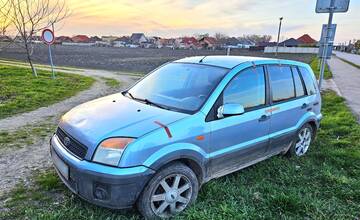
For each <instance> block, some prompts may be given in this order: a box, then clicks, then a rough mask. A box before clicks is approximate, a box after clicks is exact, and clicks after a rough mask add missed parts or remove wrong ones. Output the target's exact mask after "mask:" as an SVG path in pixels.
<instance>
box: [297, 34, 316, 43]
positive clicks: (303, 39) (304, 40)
mask: <svg viewBox="0 0 360 220" xmlns="http://www.w3.org/2000/svg"><path fill="white" fill-rule="evenodd" d="M296 40H297V41H298V42H299V44H300V45H302V46H315V45H316V44H317V41H316V40H314V39H313V38H312V37H310V35H308V34H304V35H302V36H301V37H299V38H298V39H296Z"/></svg>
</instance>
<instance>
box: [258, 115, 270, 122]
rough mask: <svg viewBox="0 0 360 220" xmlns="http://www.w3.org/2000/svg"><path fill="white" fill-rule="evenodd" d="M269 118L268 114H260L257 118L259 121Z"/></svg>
mask: <svg viewBox="0 0 360 220" xmlns="http://www.w3.org/2000/svg"><path fill="white" fill-rule="evenodd" d="M269 118H270V116H267V115H262V116H261V117H260V118H259V121H260V122H261V121H266V120H268V119H269Z"/></svg>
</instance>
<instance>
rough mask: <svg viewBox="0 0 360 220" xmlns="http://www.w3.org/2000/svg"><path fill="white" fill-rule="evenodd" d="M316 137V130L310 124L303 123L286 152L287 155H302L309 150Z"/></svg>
mask: <svg viewBox="0 0 360 220" xmlns="http://www.w3.org/2000/svg"><path fill="white" fill-rule="evenodd" d="M314 137H315V130H314V128H313V127H312V126H311V125H310V124H308V123H307V124H305V125H303V126H302V127H301V128H300V129H299V130H298V132H297V133H296V136H295V137H294V143H293V144H292V145H291V147H290V149H289V150H288V152H287V153H286V156H297V157H301V156H303V155H305V153H306V152H308V150H309V148H310V145H311V143H312V141H313V139H314Z"/></svg>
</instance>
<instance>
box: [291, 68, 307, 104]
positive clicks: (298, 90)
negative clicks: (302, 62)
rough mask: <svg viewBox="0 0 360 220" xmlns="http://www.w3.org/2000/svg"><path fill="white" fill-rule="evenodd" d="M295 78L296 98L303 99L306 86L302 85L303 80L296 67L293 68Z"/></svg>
mask: <svg viewBox="0 0 360 220" xmlns="http://www.w3.org/2000/svg"><path fill="white" fill-rule="evenodd" d="M291 69H292V72H293V77H294V83H295V93H296V97H301V96H304V95H305V90H304V86H303V83H302V80H301V78H300V75H299V71H298V69H297V68H296V67H291Z"/></svg>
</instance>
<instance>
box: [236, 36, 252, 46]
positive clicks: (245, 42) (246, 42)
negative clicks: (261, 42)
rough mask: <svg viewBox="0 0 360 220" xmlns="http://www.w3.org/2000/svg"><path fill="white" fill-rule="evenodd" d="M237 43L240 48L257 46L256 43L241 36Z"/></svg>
mask: <svg viewBox="0 0 360 220" xmlns="http://www.w3.org/2000/svg"><path fill="white" fill-rule="evenodd" d="M237 45H238V48H246V49H249V48H250V47H252V46H255V43H254V42H252V41H250V40H248V39H245V38H240V39H239V42H238V44H237Z"/></svg>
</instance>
